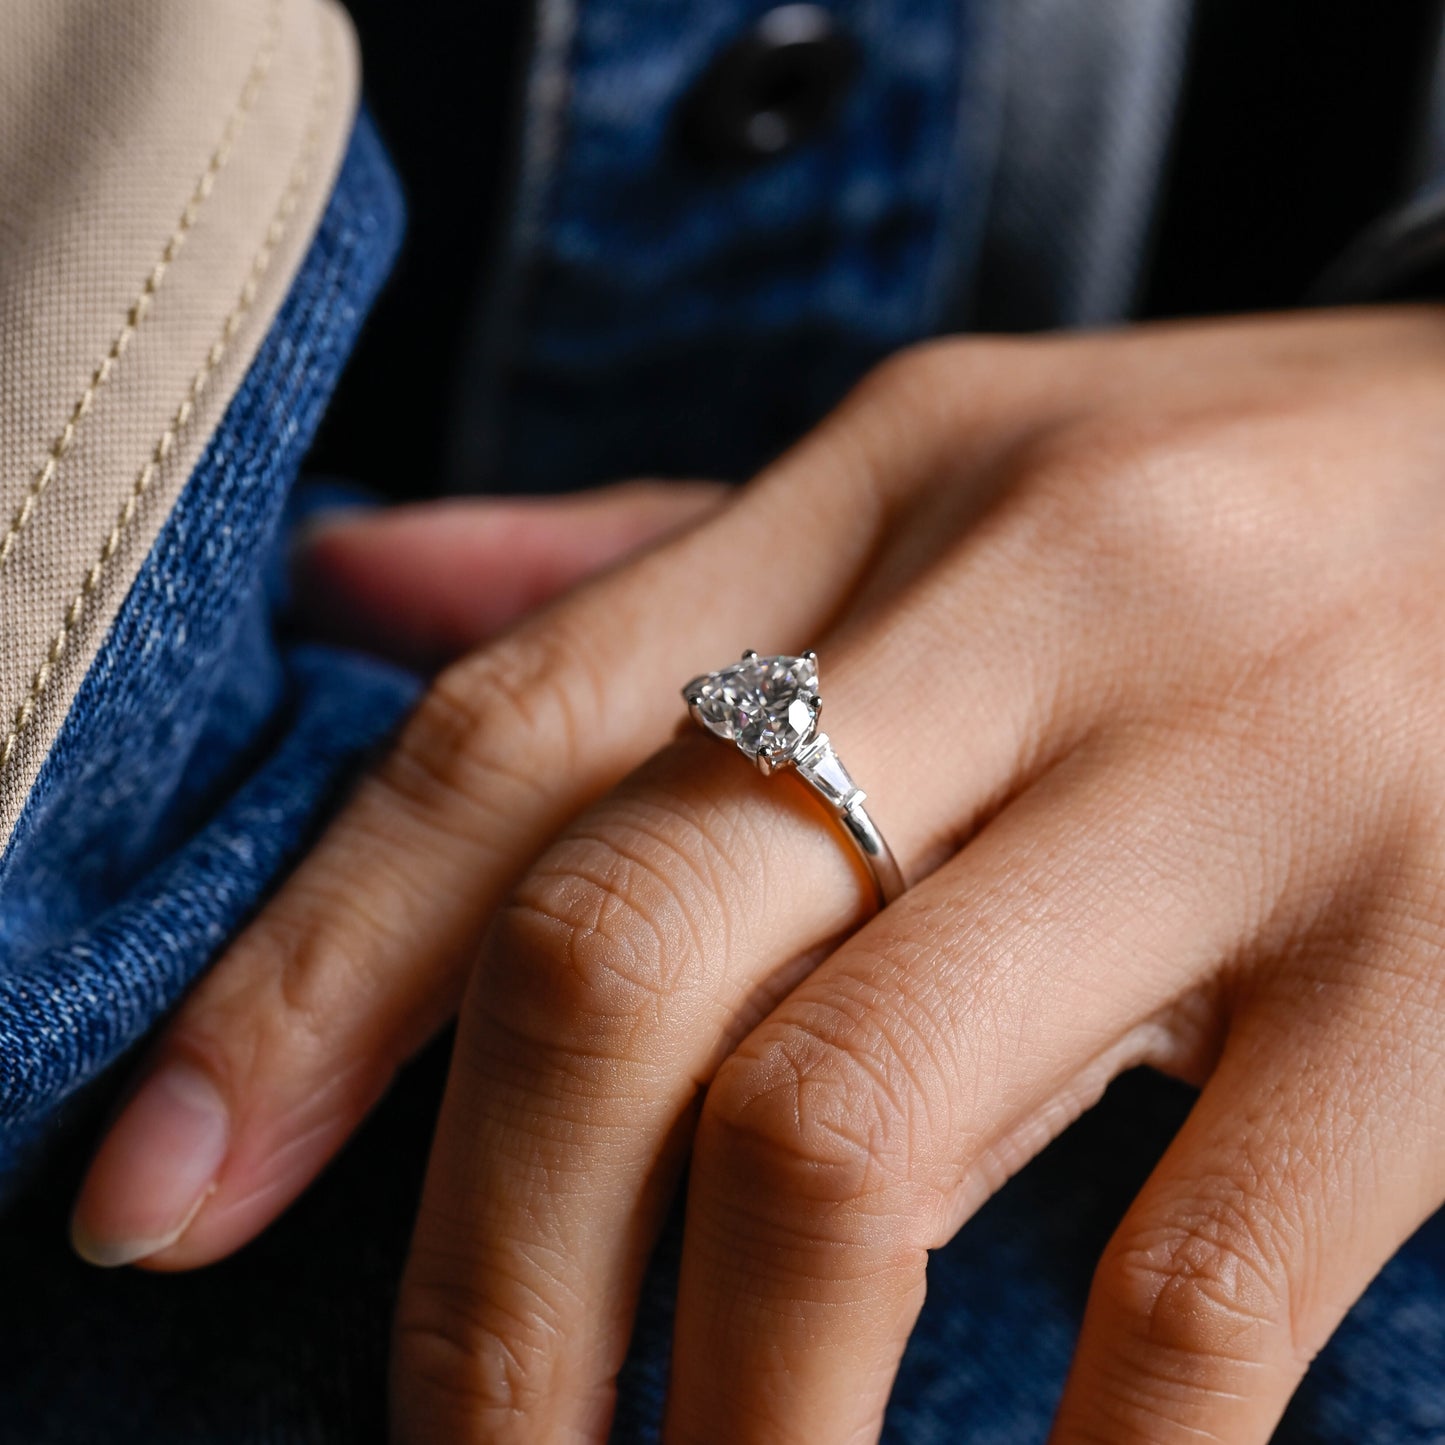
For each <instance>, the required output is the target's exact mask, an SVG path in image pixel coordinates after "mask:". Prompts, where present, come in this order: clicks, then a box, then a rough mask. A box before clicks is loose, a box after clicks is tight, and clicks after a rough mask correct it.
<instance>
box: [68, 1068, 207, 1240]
mask: <svg viewBox="0 0 1445 1445" xmlns="http://www.w3.org/2000/svg"><path fill="white" fill-rule="evenodd" d="M230 1133H231V1124H230V1117H229V1115H228V1113H227V1111H226V1105H225V1102H224V1101H223V1100H222V1098H221V1096H220V1094H219V1092H217V1090H216V1086H215V1085H214V1084H213V1083H212V1082H211V1081H210V1079H209V1078H207V1076H206V1075H205V1074H203V1073H202V1072H201V1071H200V1070H199V1069H197V1068H193V1067H192V1066H191V1065H189V1064H182V1063H173V1064H168V1065H166V1066H164V1067H163V1068H162V1069H161V1070H160V1071H159V1072H158V1073H155V1074H153V1075H152V1076H151V1077H150V1078H149V1079H147V1080H146V1082H145V1083H144V1084H142V1085H141V1087H140V1089H139V1090H138V1091H137V1093H136V1094H135V1096H134V1097H133V1098H132V1099H131V1101H130V1103H129V1104H128V1105H127V1106H126V1108H125V1109H124V1111H123V1112H122V1113H121V1116H120V1118H119V1119H118V1120H116V1122H115V1124H114V1126H113V1127H112V1128H111V1131H110V1133H109V1134H108V1135H107V1136H106V1138H105V1141H104V1142H103V1143H102V1144H101V1146H100V1149H99V1151H98V1152H97V1153H96V1156H95V1160H94V1162H93V1163H92V1164H91V1166H90V1173H89V1174H88V1175H87V1176H86V1180H85V1185H84V1187H83V1188H82V1189H81V1191H80V1198H79V1199H78V1200H77V1202H76V1206H75V1213H74V1214H73V1215H72V1217H71V1222H70V1238H71V1243H72V1245H73V1246H74V1248H75V1252H76V1253H77V1254H78V1255H80V1257H81V1258H82V1259H86V1260H89V1261H90V1263H91V1264H98V1265H101V1266H103V1267H105V1268H114V1267H115V1266H117V1265H122V1264H133V1263H134V1262H135V1261H136V1260H138V1259H147V1258H149V1257H150V1256H151V1255H153V1254H157V1253H159V1252H160V1251H161V1250H163V1249H165V1248H167V1247H168V1246H170V1245H172V1244H174V1243H175V1242H176V1240H178V1239H179V1238H180V1237H181V1235H183V1234H184V1233H185V1232H186V1230H187V1229H188V1228H189V1227H190V1224H191V1221H192V1220H193V1219H194V1218H195V1217H196V1214H197V1213H198V1212H199V1210H200V1208H201V1205H203V1204H204V1203H205V1202H206V1200H207V1199H208V1198H209V1197H210V1195H211V1194H212V1193H213V1192H214V1190H215V1179H216V1175H217V1174H218V1173H219V1171H220V1168H221V1164H222V1161H223V1160H224V1159H225V1157H226V1145H227V1142H228V1141H229V1138H230Z"/></svg>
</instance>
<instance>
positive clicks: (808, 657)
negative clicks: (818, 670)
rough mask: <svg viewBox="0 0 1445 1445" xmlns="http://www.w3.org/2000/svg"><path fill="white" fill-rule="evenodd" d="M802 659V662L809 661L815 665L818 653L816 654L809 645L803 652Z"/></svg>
mask: <svg viewBox="0 0 1445 1445" xmlns="http://www.w3.org/2000/svg"><path fill="white" fill-rule="evenodd" d="M803 661H804V662H811V663H812V664H813V666H814V667H817V665H818V654H817V653H816V652H814V651H813V649H812V648H811V647H810V648H809V649H808V650H807V651H806V652H805V653H804V654H803Z"/></svg>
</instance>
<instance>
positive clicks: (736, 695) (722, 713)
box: [682, 653, 821, 765]
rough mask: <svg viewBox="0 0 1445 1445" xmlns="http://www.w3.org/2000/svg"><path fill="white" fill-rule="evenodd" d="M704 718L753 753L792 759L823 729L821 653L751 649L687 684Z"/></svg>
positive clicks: (773, 760)
mask: <svg viewBox="0 0 1445 1445" xmlns="http://www.w3.org/2000/svg"><path fill="white" fill-rule="evenodd" d="M682 691H683V696H684V697H686V698H687V700H688V704H689V706H691V708H692V709H693V713H694V715H695V716H696V717H697V719H698V721H699V722H701V723H702V725H703V726H704V727H705V728H707V730H708V731H709V732H710V733H713V734H715V735H716V736H717V737H720V738H725V739H727V741H728V742H733V743H736V744H737V745H738V747H739V748H741V749H742V751H743V752H744V753H746V754H747V755H748V756H749V757H750V758H758V757H762V758H764V759H766V760H767V762H769V763H772V764H774V765H776V764H779V763H785V762H788V761H789V760H790V759H792V758H793V757H794V756H795V755H796V754H797V752H798V749H799V748H801V747H803V745H804V744H806V743H807V742H808V741H809V740H810V739H811V738H812V737H813V735H814V734H815V733H816V732H817V730H818V712H819V709H820V707H821V703H820V702H819V699H818V659H817V658H816V657H814V656H812V655H811V654H808V655H805V656H803V657H759V656H757V654H756V653H748V654H746V655H745V656H744V657H743V660H742V661H741V662H735V663H733V665H732V666H731V667H725V668H723V670H722V671H721V672H709V673H706V674H705V675H704V676H702V677H697V678H694V679H693V680H692V681H691V682H690V683H688V685H687V686H686V687H685V688H683V690H682Z"/></svg>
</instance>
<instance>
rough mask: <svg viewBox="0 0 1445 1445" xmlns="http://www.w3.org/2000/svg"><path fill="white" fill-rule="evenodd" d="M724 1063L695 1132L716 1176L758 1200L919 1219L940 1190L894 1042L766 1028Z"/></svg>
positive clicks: (791, 1213) (788, 1208)
mask: <svg viewBox="0 0 1445 1445" xmlns="http://www.w3.org/2000/svg"><path fill="white" fill-rule="evenodd" d="M769 1035H770V1036H769V1037H768V1038H767V1039H766V1040H765V1041H762V1042H756V1043H755V1042H750V1043H749V1044H748V1045H746V1046H745V1047H744V1048H743V1049H742V1050H739V1051H738V1052H737V1053H735V1054H734V1055H732V1057H731V1058H729V1059H728V1060H727V1061H726V1062H725V1063H724V1064H723V1066H722V1067H721V1069H720V1070H719V1071H718V1074H717V1076H716V1078H715V1079H714V1080H713V1083H712V1085H711V1087H710V1088H709V1090H708V1095H707V1099H706V1101H705V1104H704V1108H703V1117H702V1122H701V1125H700V1129H699V1134H698V1148H699V1150H700V1151H706V1152H707V1153H708V1155H709V1162H710V1165H711V1167H712V1168H714V1169H715V1170H716V1171H717V1172H718V1174H719V1176H720V1177H723V1178H727V1179H732V1180H735V1181H738V1187H739V1189H741V1190H743V1191H745V1193H746V1196H747V1198H748V1199H749V1200H750V1201H751V1204H752V1207H754V1208H759V1209H766V1208H769V1207H778V1208H780V1209H781V1210H782V1212H783V1213H784V1215H785V1216H788V1217H796V1210H797V1208H798V1206H799V1205H803V1206H808V1205H811V1206H815V1207H816V1208H818V1209H822V1210H825V1211H827V1210H832V1209H834V1208H836V1206H839V1205H847V1206H859V1207H860V1208H861V1210H862V1211H863V1214H864V1215H865V1216H871V1215H875V1214H876V1215H887V1216H890V1217H892V1218H894V1219H897V1218H898V1216H899V1215H900V1214H901V1215H903V1216H905V1217H906V1218H907V1219H908V1220H909V1221H910V1222H912V1223H913V1224H915V1225H917V1226H919V1227H920V1228H921V1227H923V1226H924V1225H925V1224H926V1222H927V1220H929V1219H931V1218H932V1217H933V1214H934V1212H935V1210H936V1207H937V1196H936V1194H935V1192H934V1190H933V1188H932V1187H931V1186H930V1185H929V1184H928V1183H927V1182H926V1180H925V1179H924V1178H923V1177H922V1176H923V1174H924V1171H922V1170H921V1169H920V1168H919V1167H918V1156H919V1154H920V1150H921V1146H920V1139H919V1137H918V1122H919V1117H920V1114H921V1113H922V1112H923V1111H922V1110H921V1109H920V1108H919V1106H918V1100H917V1097H916V1094H915V1091H914V1084H913V1080H912V1078H911V1076H910V1073H909V1071H908V1070H907V1069H906V1068H905V1067H903V1066H902V1065H901V1064H900V1063H899V1062H898V1061H897V1060H896V1059H895V1058H893V1057H890V1056H889V1055H888V1054H887V1053H886V1052H884V1051H879V1052H877V1053H874V1052H872V1051H864V1050H863V1049H861V1048H859V1047H858V1046H856V1045H850V1046H845V1045H843V1044H840V1043H836V1042H831V1041H829V1040H827V1039H824V1038H820V1037H819V1036H818V1035H817V1034H815V1033H811V1032H808V1031H805V1030H803V1029H802V1028H799V1027H797V1026H795V1025H781V1026H776V1027H775V1028H773V1029H770V1030H769Z"/></svg>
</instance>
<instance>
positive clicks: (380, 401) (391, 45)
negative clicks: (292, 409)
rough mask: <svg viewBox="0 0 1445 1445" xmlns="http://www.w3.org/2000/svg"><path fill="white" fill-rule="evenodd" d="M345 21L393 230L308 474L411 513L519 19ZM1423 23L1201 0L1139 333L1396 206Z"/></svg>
mask: <svg viewBox="0 0 1445 1445" xmlns="http://www.w3.org/2000/svg"><path fill="white" fill-rule="evenodd" d="M1079 3H1088V0H1079ZM350 8H351V11H352V14H353V16H354V18H355V21H356V24H357V27H358V29H359V31H360V34H361V41H362V49H363V56H364V67H365V76H366V93H367V98H368V100H369V102H370V104H371V107H372V109H373V111H374V113H375V114H376V116H377V118H378V121H379V123H380V125H381V128H382V131H383V134H384V135H385V137H386V139H387V142H388V144H389V145H390V147H391V149H392V153H393V155H394V157H395V159H396V161H397V164H398V166H399V168H400V171H401V175H402V181H403V185H404V187H405V190H406V193H407V201H408V208H409V212H410V226H409V231H408V238H407V242H406V246H405V249H404V251H403V254H402V257H401V260H400V263H399V265H398V267H397V270H396V273H395V275H394V276H393V278H392V281H391V283H390V285H389V286H388V288H387V290H386V292H385V293H384V294H383V297H382V300H381V302H380V304H379V305H378V307H377V310H376V313H375V315H374V316H373V318H372V319H371V321H370V323H369V326H368V329H367V332H366V335H365V337H364V340H363V344H362V346H361V347H360V349H359V351H358V353H357V355H356V356H355V357H354V358H353V360H352V362H351V365H350V368H349V370H348V372H347V374H346V376H345V378H344V379H343V381H342V385H341V390H340V392H339V394H338V396H337V399H336V402H335V404H334V405H333V407H332V409H331V412H330V414H329V416H328V419H327V422H326V425H325V427H324V430H323V432H322V435H321V438H320V440H319V443H318V445H317V447H316V450H315V452H314V453H313V459H312V470H313V471H318V472H322V473H330V474H333V475H337V476H341V477H346V478H350V479H354V480H355V481H358V482H360V483H361V484H363V485H364V486H367V487H369V488H371V489H373V490H376V491H378V492H380V493H382V494H385V495H390V496H394V497H420V496H428V495H433V494H435V493H437V492H440V491H446V490H452V489H456V488H457V487H459V486H460V487H463V488H465V487H466V486H467V485H468V482H469V480H470V479H466V478H452V477H448V476H447V475H446V470H445V467H446V461H445V456H446V447H447V442H446V438H447V432H448V422H449V418H450V416H451V414H452V409H453V407H454V406H455V404H456V402H457V396H456V390H455V381H454V375H453V373H454V369H455V366H456V362H457V359H458V356H459V353H460V350H461V345H462V339H463V333H464V328H465V326H466V325H467V324H468V322H469V321H470V319H471V317H472V316H473V315H474V314H475V312H474V307H475V301H476V297H477V293H478V290H479V288H480V286H481V283H482V279H483V277H484V276H485V275H486V272H487V267H488V264H489V260H490V256H491V254H492V251H493V237H494V233H495V229H496V225H497V220H498V216H499V214H500V213H501V211H502V210H503V208H504V206H505V202H506V198H507V195H508V189H509V177H508V174H507V154H508V150H509V143H510V141H511V139H512V130H513V127H514V124H515V121H516V117H517V114H518V101H519V79H520V73H521V68H522V61H523V60H524V58H525V54H526V47H527V41H528V37H527V34H526V13H527V9H528V7H527V6H526V5H525V4H523V3H521V0H490V3H486V4H474V3H466V0H409V3H407V4H398V3H397V0H350ZM1437 17H1438V6H1437V5H1436V4H1435V3H1434V0H1200V3H1199V10H1198V18H1197V21H1196V26H1195V34H1194V37H1193V43H1192V57H1191V66H1190V79H1189V83H1188V86H1187V88H1186V92H1185V96H1184V108H1183V114H1182V117H1181V124H1180V129H1179V133H1178V139H1177V144H1176V150H1175V156H1174V164H1173V167H1172V172H1171V179H1170V183H1169V186H1168V189H1167V191H1166V196H1165V203H1164V207H1163V211H1162V214H1161V218H1160V224H1159V230H1158V235H1157V238H1156V250H1155V259H1154V265H1153V267H1152V271H1151V274H1150V279H1149V284H1148V287H1147V291H1146V294H1145V302H1144V306H1143V312H1144V314H1145V315H1147V316H1156V317H1158V316H1183V315H1200V314H1209V313H1223V312H1229V311H1245V310H1261V309H1268V308H1274V307H1283V306H1295V305H1299V304H1301V303H1302V302H1304V301H1305V300H1306V299H1307V298H1308V295H1309V292H1310V288H1311V287H1312V285H1313V284H1314V283H1315V282H1316V281H1317V280H1318V278H1319V276H1320V274H1321V272H1322V271H1323V270H1324V269H1325V268H1326V267H1327V266H1328V265H1329V264H1330V262H1331V261H1333V260H1334V259H1335V258H1337V257H1338V256H1339V255H1340V253H1341V252H1342V251H1343V250H1344V249H1345V248H1346V247H1347V246H1348V245H1349V244H1350V242H1351V241H1352V240H1354V239H1355V238H1357V237H1358V236H1359V235H1360V234H1361V232H1362V231H1363V230H1364V229H1365V228H1366V227H1367V226H1368V225H1369V224H1370V223H1371V222H1372V221H1373V220H1375V219H1377V218H1378V217H1379V216H1380V215H1381V214H1382V213H1383V212H1385V211H1386V210H1387V209H1388V208H1389V207H1390V206H1391V205H1392V204H1393V203H1394V202H1396V201H1397V200H1398V199H1399V198H1400V196H1401V194H1402V188H1403V185H1404V181H1405V176H1406V168H1407V165H1408V161H1409V155H1408V150H1407V141H1406V138H1407V137H1408V136H1409V135H1410V134H1411V133H1412V132H1413V130H1414V128H1415V125H1416V122H1417V121H1418V118H1419V115H1420V111H1421V107H1422V106H1423V104H1424V102H1425V95H1426V84H1427V80H1428V64H1429V61H1430V59H1431V57H1432V56H1433V54H1434V49H1435V46H1434V42H1435V39H1436V30H1437V26H1438V23H1439V22H1438V18H1437ZM1431 279H1432V281H1433V282H1434V283H1435V284H1437V285H1438V287H1439V292H1440V293H1441V294H1445V278H1431ZM1427 284H1430V283H1427V281H1426V279H1425V278H1420V285H1421V287H1422V288H1423V287H1425V286H1426V285H1427Z"/></svg>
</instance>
